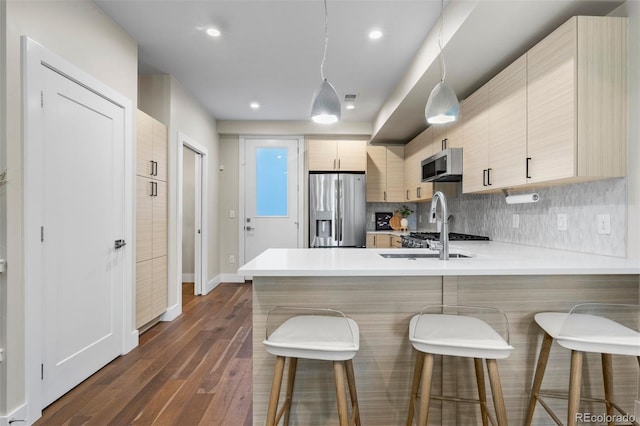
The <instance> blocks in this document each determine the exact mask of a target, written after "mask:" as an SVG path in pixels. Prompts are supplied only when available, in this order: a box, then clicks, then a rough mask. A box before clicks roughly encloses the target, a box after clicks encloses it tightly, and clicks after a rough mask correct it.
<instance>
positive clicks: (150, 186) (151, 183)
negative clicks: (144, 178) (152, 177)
mask: <svg viewBox="0 0 640 426" xmlns="http://www.w3.org/2000/svg"><path fill="white" fill-rule="evenodd" d="M149 197H153V182H149Z"/></svg>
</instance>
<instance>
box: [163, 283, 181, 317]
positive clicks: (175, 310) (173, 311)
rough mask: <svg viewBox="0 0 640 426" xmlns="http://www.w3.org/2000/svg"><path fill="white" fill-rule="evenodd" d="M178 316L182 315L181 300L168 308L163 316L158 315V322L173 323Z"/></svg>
mask: <svg viewBox="0 0 640 426" xmlns="http://www.w3.org/2000/svg"><path fill="white" fill-rule="evenodd" d="M180 290H182V289H180ZM180 315H182V298H180V300H179V301H178V303H176V304H175V305H173V306H169V307H168V308H167V310H166V311H165V313H164V314H162V315H160V321H173V320H174V319H176V318H178V317H179V316H180Z"/></svg>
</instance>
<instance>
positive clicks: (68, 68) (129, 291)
mask: <svg viewBox="0 0 640 426" xmlns="http://www.w3.org/2000/svg"><path fill="white" fill-rule="evenodd" d="M22 61H23V74H22V82H23V83H22V84H23V100H22V103H23V116H24V120H23V128H22V131H23V143H24V157H23V179H24V187H23V198H24V211H23V221H24V222H23V223H24V231H23V232H24V251H23V256H24V269H23V274H24V282H25V293H26V294H25V298H26V309H25V311H26V312H25V376H26V377H25V382H26V404H27V415H28V420H29V423H33V422H35V421H36V420H37V419H38V418H40V417H41V415H42V408H43V407H42V381H41V379H40V364H41V363H42V350H43V345H42V343H43V339H44V336H43V330H42V324H43V321H44V318H43V317H42V311H43V309H42V305H43V304H44V303H45V302H46V301H45V300H43V298H42V293H43V292H42V285H43V282H44V278H45V277H44V276H43V251H42V244H41V241H40V226H41V224H42V223H43V214H44V212H43V209H42V202H43V187H42V185H41V183H40V181H41V179H42V177H41V173H42V170H43V169H44V167H43V163H44V161H45V159H44V158H43V153H42V149H41V143H40V141H41V138H42V130H43V119H42V108H41V106H40V93H41V88H42V87H43V85H44V75H43V73H42V67H47V68H49V69H51V70H53V71H55V72H58V73H60V74H61V75H63V76H65V77H66V78H68V79H70V80H72V81H74V82H76V83H77V84H79V85H81V86H83V87H85V88H86V89H88V90H90V91H92V92H94V93H96V94H97V95H99V96H102V97H103V98H105V99H107V100H109V101H110V102H113V103H114V104H116V105H118V106H119V107H121V108H122V109H123V110H124V146H125V150H124V204H125V205H124V224H123V225H124V237H123V238H124V239H125V240H126V241H127V246H126V247H125V248H123V250H125V251H124V253H123V275H124V276H123V291H122V294H123V300H122V304H123V321H122V324H123V329H124V330H123V333H122V334H123V341H122V352H121V353H123V354H124V353H127V352H129V351H130V350H131V349H133V348H134V347H136V346H137V345H138V331H137V329H136V327H135V303H134V302H135V289H134V287H133V282H134V279H133V278H134V277H133V260H134V255H135V252H136V244H135V238H134V237H133V235H134V234H133V218H134V210H133V195H134V192H133V106H132V102H131V100H130V99H129V98H127V97H125V96H124V95H122V94H120V93H118V92H116V91H115V90H113V89H112V88H110V87H108V86H106V85H105V84H103V83H101V82H100V81H98V80H97V79H95V78H94V77H93V76H91V75H89V74H87V73H86V72H84V71H83V70H81V69H79V68H78V67H76V66H75V65H73V64H71V63H69V62H67V61H66V60H64V59H63V58H61V57H59V56H58V55H56V54H54V53H52V52H50V51H49V50H47V49H46V48H45V47H43V46H42V45H40V44H38V43H37V42H35V41H33V40H31V39H30V38H28V37H26V36H23V37H22Z"/></svg>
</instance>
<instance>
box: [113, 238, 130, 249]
mask: <svg viewBox="0 0 640 426" xmlns="http://www.w3.org/2000/svg"><path fill="white" fill-rule="evenodd" d="M126 245H127V243H126V241H125V240H116V241H115V245H114V247H115V248H116V249H119V248H122V247H124V246H126Z"/></svg>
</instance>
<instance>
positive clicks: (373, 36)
mask: <svg viewBox="0 0 640 426" xmlns="http://www.w3.org/2000/svg"><path fill="white" fill-rule="evenodd" d="M381 37H382V31H380V30H373V31H371V32H370V33H369V38H370V39H371V40H377V39H379V38H381Z"/></svg>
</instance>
